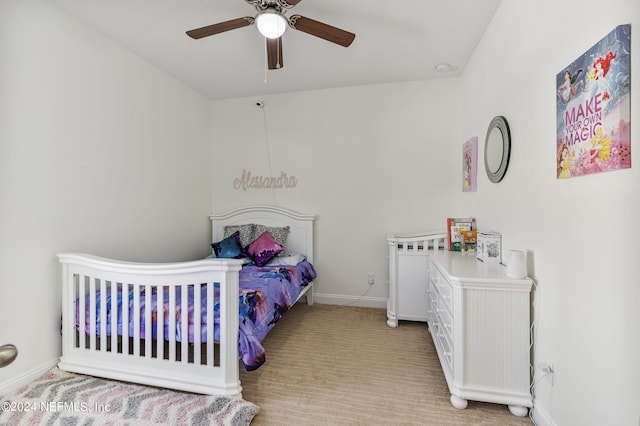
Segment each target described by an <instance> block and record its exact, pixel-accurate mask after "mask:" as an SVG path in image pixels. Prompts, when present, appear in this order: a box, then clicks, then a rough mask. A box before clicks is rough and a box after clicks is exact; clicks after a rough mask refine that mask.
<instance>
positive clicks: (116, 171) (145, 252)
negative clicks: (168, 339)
mask: <svg viewBox="0 0 640 426" xmlns="http://www.w3.org/2000/svg"><path fill="white" fill-rule="evenodd" d="M0 58H1V59H0V203H1V208H0V212H1V213H0V215H1V220H0V236H1V238H0V258H1V259H2V268H0V344H4V343H13V344H15V345H17V347H18V349H19V356H18V359H17V360H16V361H15V362H14V363H13V364H11V365H10V366H8V367H6V368H3V369H0V387H2V386H5V385H7V383H10V382H11V381H12V380H16V378H18V377H20V376H23V375H25V374H29V372H30V371H33V370H34V369H35V370H37V369H38V368H40V367H41V366H43V365H46V364H47V363H50V362H52V361H53V360H55V359H56V358H57V357H59V356H60V302H59V300H60V296H59V295H60V292H59V289H58V285H59V284H58V275H57V274H58V269H57V262H56V257H55V254H56V253H57V252H60V251H86V252H91V253H94V254H97V255H101V256H107V257H115V258H126V259H131V260H140V261H167V260H182V259H189V258H196V257H199V256H204V255H205V254H207V253H208V252H209V247H208V243H209V238H208V235H207V232H206V230H207V229H208V226H209V224H208V217H207V215H208V214H209V212H210V211H209V209H210V199H209V197H210V196H209V194H210V192H211V189H210V188H211V172H210V161H209V157H210V151H211V145H210V141H211V116H210V111H211V105H210V102H209V101H208V100H207V99H206V98H205V97H203V96H201V95H199V94H197V93H194V92H193V91H192V90H191V89H188V88H187V87H186V86H184V85H182V84H180V83H178V82H176V81H175V80H174V79H173V78H171V77H169V76H167V75H165V74H164V73H162V72H160V71H158V70H157V69H156V68H153V67H151V66H150V65H149V64H147V63H145V62H143V61H141V60H140V59H139V58H137V57H135V56H133V55H132V54H130V53H128V52H127V51H125V50H124V49H122V48H121V47H119V46H117V45H115V44H114V43H112V42H110V41H108V40H106V39H104V38H103V37H101V36H100V35H98V34H96V33H95V32H93V31H90V30H88V29H86V28H85V27H83V26H81V25H80V24H79V23H78V22H76V21H74V20H73V19H71V18H69V17H68V15H66V14H64V13H62V12H60V11H59V10H57V9H56V8H55V7H54V6H52V5H51V4H49V3H48V2H46V1H29V2H25V1H19V0H11V1H9V0H2V1H0ZM0 393H1V392H0Z"/></svg>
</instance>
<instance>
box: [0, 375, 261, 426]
mask: <svg viewBox="0 0 640 426" xmlns="http://www.w3.org/2000/svg"><path fill="white" fill-rule="evenodd" d="M258 411H259V408H258V407H257V406H256V405H255V404H251V403H249V402H247V401H244V400H242V399H240V398H234V399H230V398H227V397H216V396H208V395H196V394H192V393H187V392H177V391H171V390H168V389H159V388H153V387H147V386H140V385H134V384H130V383H122V382H118V381H115V380H105V379H98V378H95V377H91V376H84V375H79V374H73V373H68V372H65V371H61V370H59V369H57V368H53V369H52V370H51V371H49V372H48V373H47V374H45V375H44V376H42V377H40V378H39V379H37V380H35V381H34V382H32V383H30V384H29V385H28V386H25V387H24V388H22V389H20V390H18V392H16V393H15V394H12V395H7V396H5V397H3V398H0V425H8V426H18V425H25V426H34V425H64V426H75V425H77V426H85V425H86V426H88V425H113V426H125V425H131V426H134V425H135V426H151V425H176V426H177V425H198V426H205V425H229V426H241V425H248V424H249V423H250V422H251V419H253V417H254V416H255V415H256V413H257V412H258Z"/></svg>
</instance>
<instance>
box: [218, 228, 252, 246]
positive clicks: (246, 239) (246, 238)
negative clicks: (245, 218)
mask: <svg viewBox="0 0 640 426" xmlns="http://www.w3.org/2000/svg"><path fill="white" fill-rule="evenodd" d="M254 228H255V225H254V224H253V223H248V224H246V225H227V226H225V227H224V238H227V237H228V236H230V235H233V233H234V232H236V231H239V232H240V245H242V248H245V247H246V246H248V245H249V243H251V241H253V240H254V239H255V237H254V236H255V235H260V234H256V233H255V231H254Z"/></svg>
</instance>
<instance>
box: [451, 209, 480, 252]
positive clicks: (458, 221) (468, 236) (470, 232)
mask: <svg viewBox="0 0 640 426" xmlns="http://www.w3.org/2000/svg"><path fill="white" fill-rule="evenodd" d="M477 232H478V229H477V227H476V219H475V218H474V217H449V218H447V237H448V241H449V250H450V251H470V252H471V251H476V235H477Z"/></svg>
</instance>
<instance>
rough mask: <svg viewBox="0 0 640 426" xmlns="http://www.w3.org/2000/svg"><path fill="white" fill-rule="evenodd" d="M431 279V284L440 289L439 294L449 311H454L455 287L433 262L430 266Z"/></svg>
mask: <svg viewBox="0 0 640 426" xmlns="http://www.w3.org/2000/svg"><path fill="white" fill-rule="evenodd" d="M429 280H431V284H432V285H433V287H434V288H435V289H436V290H437V291H438V294H439V295H440V297H441V298H442V300H443V301H444V303H445V304H446V306H447V308H448V309H449V311H450V312H452V311H453V308H452V300H451V299H452V296H453V288H452V287H451V284H449V281H447V279H446V278H445V277H444V276H443V275H442V273H441V272H440V271H439V270H438V268H436V267H435V266H434V265H433V263H431V265H430V267H429Z"/></svg>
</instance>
